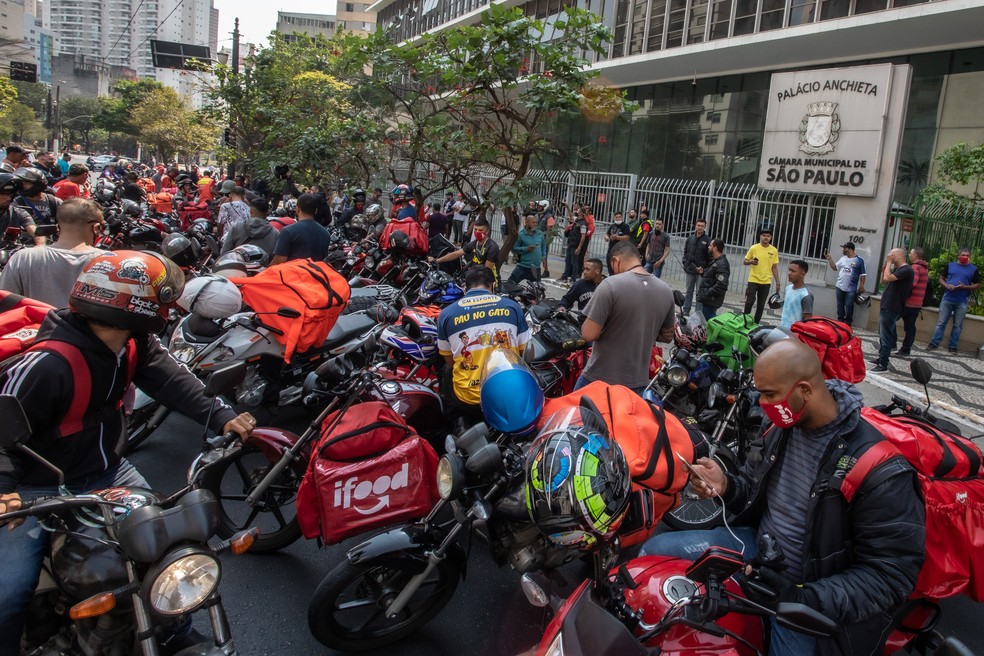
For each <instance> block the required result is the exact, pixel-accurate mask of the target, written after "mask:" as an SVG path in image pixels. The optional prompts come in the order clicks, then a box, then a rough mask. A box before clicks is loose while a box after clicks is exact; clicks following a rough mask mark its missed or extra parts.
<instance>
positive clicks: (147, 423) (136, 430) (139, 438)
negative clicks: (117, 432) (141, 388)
mask: <svg viewBox="0 0 984 656" xmlns="http://www.w3.org/2000/svg"><path fill="white" fill-rule="evenodd" d="M159 412H161V413H162V414H160V415H159V416H158V413H159ZM169 414H171V411H170V410H168V409H167V408H163V409H162V407H161V404H160V403H157V402H156V401H155V402H154V403H148V404H147V405H145V406H144V407H142V408H137V409H136V410H134V411H133V412H132V413H130V416H129V417H127V418H126V446H125V447H124V450H123V454H124V455H126V454H129V453H133V452H134V451H135V450H136V449H137V447H139V446H140V445H141V444H143V443H144V441H145V440H146V439H147V438H148V437H150V436H151V434H152V433H153V432H154V431H155V430H157V429H158V428H160V425H161V424H162V423H164V420H165V419H166V418H167V416H168V415H169ZM151 420H153V421H151Z"/></svg>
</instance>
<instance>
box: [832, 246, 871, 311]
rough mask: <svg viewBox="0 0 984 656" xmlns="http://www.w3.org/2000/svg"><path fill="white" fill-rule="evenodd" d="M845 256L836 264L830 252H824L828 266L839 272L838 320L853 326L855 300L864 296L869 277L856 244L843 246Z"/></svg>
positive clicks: (836, 287)
mask: <svg viewBox="0 0 984 656" xmlns="http://www.w3.org/2000/svg"><path fill="white" fill-rule="evenodd" d="M841 253H843V255H842V256H841V258H840V259H839V260H837V262H836V263H834V260H833V258H831V257H830V252H829V251H826V250H825V251H824V252H823V256H824V257H825V258H827V265H828V266H830V268H831V270H833V271H836V272H837V285H836V286H835V290H834V291H835V293H836V295H837V320H838V321H843V322H844V323H846V324H847V325H851V322H852V321H854V299H856V298H857V297H858V296H860V295H861V294H864V283H865V279H866V278H867V275H866V274H865V269H864V260H863V259H861V256H859V255H856V254H855V251H854V242H850V241H849V242H847V243H846V244H844V245H843V246H841Z"/></svg>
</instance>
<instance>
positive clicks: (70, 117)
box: [58, 96, 103, 152]
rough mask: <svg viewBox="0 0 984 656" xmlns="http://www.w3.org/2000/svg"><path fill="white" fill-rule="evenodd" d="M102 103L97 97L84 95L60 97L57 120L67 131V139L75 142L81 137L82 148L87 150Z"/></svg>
mask: <svg viewBox="0 0 984 656" xmlns="http://www.w3.org/2000/svg"><path fill="white" fill-rule="evenodd" d="M102 108H103V103H102V102H101V101H100V99H99V98H91V97H86V96H68V97H67V98H62V101H61V106H60V107H59V108H58V120H59V122H60V123H61V127H62V129H63V130H65V131H66V132H67V133H68V141H69V142H70V143H76V142H77V141H78V139H76V136H79V137H81V141H82V148H83V149H84V150H85V151H86V152H89V151H90V150H91V145H92V139H91V135H92V131H93V130H94V129H95V128H96V127H97V122H98V118H99V113H100V112H101V111H102Z"/></svg>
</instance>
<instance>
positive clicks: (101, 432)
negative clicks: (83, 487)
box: [0, 310, 236, 493]
mask: <svg viewBox="0 0 984 656" xmlns="http://www.w3.org/2000/svg"><path fill="white" fill-rule="evenodd" d="M47 339H55V340H58V341H62V342H69V343H71V344H73V345H75V346H77V347H78V348H79V349H80V350H81V352H82V355H83V357H84V358H85V361H86V364H87V365H88V368H89V372H90V379H91V393H90V396H89V408H88V411H87V412H86V415H85V417H84V419H83V427H82V429H81V430H80V431H78V432H77V433H73V434H71V435H67V436H65V437H59V436H58V434H59V432H58V427H59V424H60V423H61V421H62V419H63V418H64V417H65V415H66V412H67V410H68V407H69V405H70V404H71V402H72V399H73V398H74V383H75V381H73V376H72V371H71V369H70V367H69V365H68V364H67V362H66V361H65V360H64V359H62V357H61V356H59V355H57V354H55V353H50V352H45V351H40V352H38V351H29V352H27V353H24V354H23V355H20V356H17V357H16V358H13V359H11V361H9V362H8V363H6V364H5V366H4V368H3V371H2V372H0V394H10V395H13V396H15V397H17V399H18V400H19V401H20V403H21V405H22V406H23V407H24V412H25V413H26V414H27V419H28V421H29V422H30V425H31V429H32V435H31V438H30V440H29V441H28V442H27V446H29V447H31V448H32V449H34V450H35V451H37V452H38V453H40V454H41V455H42V456H44V457H45V458H47V459H48V460H49V461H51V462H52V463H54V464H55V466H57V467H58V468H60V469H61V470H62V471H63V472H64V473H65V479H66V481H69V482H71V481H73V480H78V479H81V478H84V477H89V476H92V475H96V474H100V473H102V472H104V471H106V470H108V469H109V468H111V467H113V466H115V465H116V464H117V463H118V462H119V461H120V458H121V457H122V455H121V454H122V451H123V447H124V446H125V444H126V420H125V417H124V415H123V412H122V410H121V409H120V408H119V402H120V400H121V399H122V398H123V395H124V394H125V393H126V388H127V384H126V379H127V373H128V372H127V361H126V357H125V356H124V353H123V352H121V353H119V354H117V353H113V352H112V351H111V350H110V349H109V347H107V346H106V344H105V343H104V342H102V341H101V340H100V339H99V338H98V337H96V336H95V335H94V334H93V333H92V331H91V330H90V329H89V327H88V325H87V324H86V323H85V321H83V320H82V319H80V318H79V317H78V316H76V315H74V314H72V313H71V312H70V311H69V310H59V311H57V312H51V313H50V314H48V316H47V318H45V320H44V322H43V323H42V324H41V327H40V329H39V330H38V342H41V341H43V340H47ZM135 341H136V346H137V363H136V371H135V373H134V378H133V382H134V384H136V386H137V387H139V388H140V389H141V390H143V391H144V392H146V393H147V394H148V395H149V396H151V397H152V398H154V399H155V400H157V401H159V402H161V403H162V404H164V405H165V406H167V407H169V408H172V409H174V410H178V411H179V412H181V413H182V414H183V415H186V416H187V417H190V418H191V419H195V420H197V421H199V422H204V421H205V419H206V418H207V416H208V411H209V408H210V407H211V404H212V403H213V401H210V400H209V399H207V398H206V397H205V395H204V393H203V392H204V386H203V385H202V383H201V381H199V380H198V379H197V378H196V377H195V376H194V375H193V374H192V373H191V372H189V371H188V370H187V369H186V368H184V367H183V366H181V365H179V364H178V363H177V362H176V361H175V360H174V358H172V357H171V355H170V354H169V353H168V352H167V350H166V349H165V348H164V347H163V346H162V345H161V343H160V340H158V339H157V336H156V335H148V336H142V337H137V338H136V340H135ZM124 351H125V349H124ZM214 402H215V403H217V404H219V406H218V407H216V410H215V413H214V415H213V416H212V421H211V426H210V428H211V429H212V430H213V431H215V432H219V431H220V430H222V427H223V426H224V425H225V424H226V423H227V422H229V421H231V420H232V419H234V418H235V416H236V413H235V412H233V410H232V409H231V408H229V406H227V405H226V404H225V403H223V402H222V401H220V400H215V401H214ZM55 484H57V481H56V480H55V477H54V474H52V473H51V472H50V471H48V470H47V469H45V468H43V467H41V466H40V465H38V464H37V463H35V462H34V461H32V460H30V459H28V458H24V457H23V456H21V455H20V454H18V453H15V452H12V451H10V450H6V449H0V493H7V492H12V491H14V490H15V489H16V488H17V487H18V486H20V485H45V486H48V485H55Z"/></svg>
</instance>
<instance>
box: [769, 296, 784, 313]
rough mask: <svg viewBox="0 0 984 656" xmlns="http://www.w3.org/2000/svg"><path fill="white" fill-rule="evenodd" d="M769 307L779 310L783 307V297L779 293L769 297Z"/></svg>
mask: <svg viewBox="0 0 984 656" xmlns="http://www.w3.org/2000/svg"><path fill="white" fill-rule="evenodd" d="M769 307H770V308H772V309H773V310H778V309H779V308H781V307H782V296H780V295H779V292H776V293H775V294H773V295H772V296H770V297H769Z"/></svg>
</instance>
